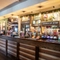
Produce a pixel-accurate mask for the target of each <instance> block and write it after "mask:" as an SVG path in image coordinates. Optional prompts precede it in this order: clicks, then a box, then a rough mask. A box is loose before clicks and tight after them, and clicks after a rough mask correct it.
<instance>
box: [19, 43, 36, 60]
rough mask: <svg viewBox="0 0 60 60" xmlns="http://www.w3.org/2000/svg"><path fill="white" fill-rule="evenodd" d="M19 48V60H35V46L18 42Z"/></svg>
mask: <svg viewBox="0 0 60 60" xmlns="http://www.w3.org/2000/svg"><path fill="white" fill-rule="evenodd" d="M19 49H20V50H19V57H20V59H21V60H22V59H25V60H26V59H28V60H35V46H32V45H28V44H23V43H20V47H19Z"/></svg>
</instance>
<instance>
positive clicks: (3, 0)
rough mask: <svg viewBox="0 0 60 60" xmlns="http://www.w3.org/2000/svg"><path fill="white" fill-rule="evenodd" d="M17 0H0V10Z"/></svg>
mask: <svg viewBox="0 0 60 60" xmlns="http://www.w3.org/2000/svg"><path fill="white" fill-rule="evenodd" d="M16 1H18V0H0V10H1V9H3V8H5V7H6V6H8V5H10V4H12V3H14V2H16Z"/></svg>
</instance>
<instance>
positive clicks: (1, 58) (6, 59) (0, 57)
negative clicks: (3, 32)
mask: <svg viewBox="0 0 60 60" xmlns="http://www.w3.org/2000/svg"><path fill="white" fill-rule="evenodd" d="M0 60H14V59H11V58H9V57H6V56H5V55H4V54H2V53H0Z"/></svg>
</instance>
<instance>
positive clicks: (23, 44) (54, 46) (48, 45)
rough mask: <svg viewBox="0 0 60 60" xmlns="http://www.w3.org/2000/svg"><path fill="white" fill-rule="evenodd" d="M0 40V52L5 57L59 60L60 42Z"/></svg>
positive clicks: (17, 39)
mask: <svg viewBox="0 0 60 60" xmlns="http://www.w3.org/2000/svg"><path fill="white" fill-rule="evenodd" d="M0 38H1V39H0V51H4V52H5V53H6V56H9V55H11V56H13V57H14V58H17V60H60V42H56V41H55V42H54V41H52V42H51V41H50V42H49V41H43V40H42V41H41V40H38V41H37V40H33V39H31V40H30V39H27V38H26V39H20V38H16V39H15V38H11V37H7V36H6V37H3V36H0ZM14 58H13V60H14Z"/></svg>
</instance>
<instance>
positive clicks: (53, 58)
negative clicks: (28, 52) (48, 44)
mask: <svg viewBox="0 0 60 60" xmlns="http://www.w3.org/2000/svg"><path fill="white" fill-rule="evenodd" d="M39 58H43V59H45V60H60V52H59V51H55V50H51V49H47V48H40V52H39Z"/></svg>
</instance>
